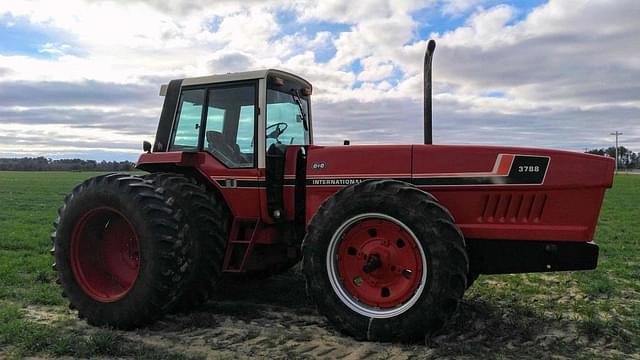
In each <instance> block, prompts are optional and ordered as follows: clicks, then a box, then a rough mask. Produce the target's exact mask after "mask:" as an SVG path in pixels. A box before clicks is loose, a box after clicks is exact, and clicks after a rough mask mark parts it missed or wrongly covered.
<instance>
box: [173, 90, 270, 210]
mask: <svg viewBox="0 0 640 360" xmlns="http://www.w3.org/2000/svg"><path fill="white" fill-rule="evenodd" d="M257 104H258V87H257V81H246V82H235V83H226V84H215V85H210V86H207V87H191V88H183V90H182V93H181V98H180V104H179V108H178V112H177V121H176V128H175V131H174V137H173V141H172V149H171V150H172V151H190V150H191V151H198V152H201V153H203V154H204V156H201V157H200V159H201V163H200V164H199V166H198V168H199V169H201V170H200V171H201V172H202V173H203V174H204V175H205V176H208V177H209V178H210V179H211V180H212V182H213V184H214V185H215V186H216V187H217V188H218V189H220V192H221V193H222V195H223V197H224V198H225V200H226V202H227V205H228V206H229V208H230V210H231V212H232V213H233V215H234V217H236V218H246V219H254V218H255V219H257V218H259V217H260V204H259V201H260V199H259V198H260V197H259V188H260V182H259V181H258V178H259V176H258V175H259V173H258V167H257V153H256V149H257V146H256V141H255V135H256V133H257V131H256V128H257V126H256V125H257V119H258V105H257Z"/></svg>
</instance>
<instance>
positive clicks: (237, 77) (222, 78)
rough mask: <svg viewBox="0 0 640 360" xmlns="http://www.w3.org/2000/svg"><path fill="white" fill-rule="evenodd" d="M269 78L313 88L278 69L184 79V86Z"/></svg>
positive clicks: (161, 89)
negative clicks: (284, 79)
mask: <svg viewBox="0 0 640 360" xmlns="http://www.w3.org/2000/svg"><path fill="white" fill-rule="evenodd" d="M269 76H278V77H283V78H288V79H290V80H296V81H299V82H301V83H303V84H305V85H306V86H308V87H309V88H310V89H311V88H312V86H311V83H309V82H308V81H307V80H305V79H303V78H301V77H299V76H298V75H295V74H292V73H290V72H286V71H283V70H278V69H263V70H254V71H243V72H236V73H226V74H214V75H208V76H199V77H191V78H184V79H182V86H191V85H205V84H217V83H224V82H231V81H243V80H257V79H266V78H267V77H269ZM167 86H168V85H166V84H165V85H162V86H161V87H160V96H165V95H166V94H167Z"/></svg>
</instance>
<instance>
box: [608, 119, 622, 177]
mask: <svg viewBox="0 0 640 360" xmlns="http://www.w3.org/2000/svg"><path fill="white" fill-rule="evenodd" d="M609 135H615V136H616V174H617V173H618V136H620V135H622V133H621V132H620V131H618V130H616V132H612V133H609Z"/></svg>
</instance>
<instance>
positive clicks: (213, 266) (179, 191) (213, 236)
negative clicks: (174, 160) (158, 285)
mask: <svg viewBox="0 0 640 360" xmlns="http://www.w3.org/2000/svg"><path fill="white" fill-rule="evenodd" d="M144 178H145V179H148V180H152V181H153V182H154V183H155V184H157V186H159V187H160V188H162V189H164V190H165V191H166V192H167V193H168V194H169V195H170V196H171V197H173V198H174V199H175V202H176V205H177V206H179V207H180V208H181V209H183V210H184V213H185V221H186V223H187V225H189V230H188V231H187V233H186V239H187V241H189V242H190V243H191V252H190V254H189V258H190V262H191V264H192V266H191V268H190V270H189V272H188V273H187V274H186V276H185V279H184V282H185V284H184V292H183V293H182V295H181V296H180V298H179V299H178V301H177V302H176V304H175V306H174V308H173V309H172V312H186V311H190V310H192V309H194V308H197V307H198V306H200V305H202V304H204V303H205V302H206V301H207V300H208V299H209V297H210V296H211V294H212V292H213V291H214V289H215V286H216V284H217V283H218V280H219V279H220V277H221V274H222V265H223V261H224V254H225V249H226V246H227V240H228V238H229V228H230V217H229V215H228V212H227V210H226V208H225V206H224V203H223V201H221V200H220V199H218V197H217V196H216V195H215V194H213V193H212V192H209V191H207V189H206V188H205V186H204V185H202V184H199V183H198V182H197V181H196V180H195V179H192V178H188V177H186V176H184V175H182V174H174V173H153V174H148V175H145V176H144Z"/></svg>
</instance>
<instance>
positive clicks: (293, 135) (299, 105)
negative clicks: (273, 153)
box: [266, 89, 309, 150]
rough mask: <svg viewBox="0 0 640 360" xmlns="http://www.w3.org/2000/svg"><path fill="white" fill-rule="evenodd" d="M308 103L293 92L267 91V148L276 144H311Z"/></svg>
mask: <svg viewBox="0 0 640 360" xmlns="http://www.w3.org/2000/svg"><path fill="white" fill-rule="evenodd" d="M307 111H308V110H307V101H306V100H305V99H304V98H302V97H300V96H298V94H296V93H293V92H285V91H279V90H274V89H267V126H266V138H267V140H266V148H267V150H268V149H269V147H270V146H271V145H273V144H275V143H282V144H285V145H306V144H309V131H308V130H307V129H306V128H305V121H308V115H307Z"/></svg>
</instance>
